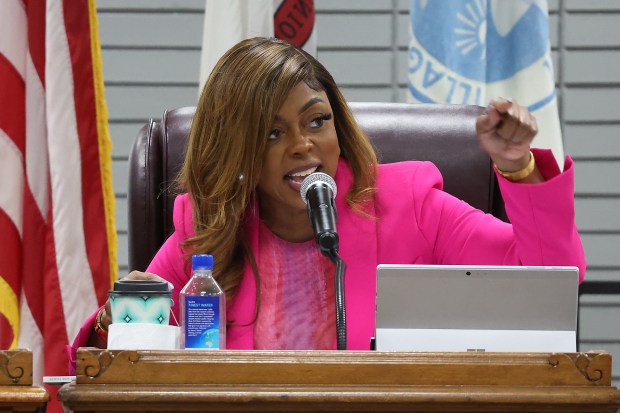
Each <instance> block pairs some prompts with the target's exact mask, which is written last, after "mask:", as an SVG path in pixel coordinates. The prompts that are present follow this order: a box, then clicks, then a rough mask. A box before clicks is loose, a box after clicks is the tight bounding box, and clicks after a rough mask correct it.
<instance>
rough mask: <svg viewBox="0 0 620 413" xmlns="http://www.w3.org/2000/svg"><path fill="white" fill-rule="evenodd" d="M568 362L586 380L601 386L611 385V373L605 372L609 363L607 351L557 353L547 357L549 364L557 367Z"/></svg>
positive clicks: (609, 357) (609, 358)
mask: <svg viewBox="0 0 620 413" xmlns="http://www.w3.org/2000/svg"><path fill="white" fill-rule="evenodd" d="M563 363H568V364H569V365H570V364H572V366H573V367H574V368H575V369H576V370H577V371H579V372H580V373H581V375H582V376H583V377H584V378H585V379H586V380H588V381H590V382H592V383H595V384H600V385H603V386H609V385H611V375H610V374H605V372H606V371H607V370H606V369H608V366H609V365H610V364H611V355H610V354H609V353H557V354H552V355H551V356H550V357H549V364H550V365H551V366H553V367H557V366H559V365H560V364H563Z"/></svg>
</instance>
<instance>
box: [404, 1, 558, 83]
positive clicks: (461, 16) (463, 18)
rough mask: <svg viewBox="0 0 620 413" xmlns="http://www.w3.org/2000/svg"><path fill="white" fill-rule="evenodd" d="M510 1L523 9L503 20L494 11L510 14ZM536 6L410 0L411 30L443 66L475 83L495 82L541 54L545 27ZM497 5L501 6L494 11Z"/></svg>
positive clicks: (544, 18) (533, 3) (535, 3)
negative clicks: (520, 12) (516, 15)
mask: <svg viewBox="0 0 620 413" xmlns="http://www.w3.org/2000/svg"><path fill="white" fill-rule="evenodd" d="M513 1H514V3H518V4H517V5H518V6H519V7H521V9H522V10H523V11H524V12H523V13H522V14H521V15H520V16H518V18H516V19H512V20H511V16H510V15H506V16H505V17H506V18H504V16H502V15H501V14H500V13H502V12H504V11H506V12H508V13H510V12H511V10H510V9H511V6H514V4H513ZM540 4H541V2H540V1H539V0H511V1H505V2H504V3H502V2H500V1H497V2H493V1H487V0H462V1H455V0H412V1H411V29H412V32H413V36H414V37H415V38H417V41H418V42H419V44H420V45H421V46H422V47H423V48H424V49H425V50H426V51H427V52H428V53H429V54H430V55H431V56H433V57H434V58H435V59H437V60H438V61H439V62H441V63H442V64H444V65H445V66H446V67H447V68H448V69H450V70H452V71H454V72H455V73H457V74H459V75H461V76H463V77H466V78H468V79H471V80H475V81H479V82H486V83H489V82H495V81H501V80H504V79H508V78H511V77H512V76H514V75H515V74H516V73H518V72H519V71H521V70H522V69H524V68H526V67H528V66H530V65H532V64H533V63H534V62H536V61H538V60H539V59H541V58H542V57H543V56H544V55H545V53H547V51H548V48H549V41H548V39H549V28H548V21H547V14H546V10H544V9H543V8H542V7H540ZM497 5H500V6H506V9H507V10H503V8H502V9H500V10H494V9H493V7H494V6H497ZM498 16H499V17H501V19H500V18H498ZM513 17H514V15H513ZM496 20H497V21H496ZM541 39H545V40H544V41H541Z"/></svg>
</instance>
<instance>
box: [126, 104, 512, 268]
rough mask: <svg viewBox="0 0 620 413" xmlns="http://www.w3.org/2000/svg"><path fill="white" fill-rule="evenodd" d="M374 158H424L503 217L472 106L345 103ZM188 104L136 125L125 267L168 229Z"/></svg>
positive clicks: (453, 187)
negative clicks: (367, 137)
mask: <svg viewBox="0 0 620 413" xmlns="http://www.w3.org/2000/svg"><path fill="white" fill-rule="evenodd" d="M350 107H351V109H352V110H353V114H354V115H355V117H356V119H357V121H358V122H359V124H360V126H361V127H362V129H363V130H364V131H365V132H366V134H367V135H368V136H369V137H370V139H371V141H372V144H373V146H374V147H375V149H376V151H377V154H378V156H379V161H380V162H381V163H391V162H398V161H404V160H428V161H432V162H433V163H435V165H437V167H438V168H439V170H440V171H441V173H442V175H443V178H444V183H445V185H444V189H445V191H446V192H448V193H450V194H452V195H454V196H456V197H458V198H460V199H462V200H464V201H466V202H468V203H469V204H470V205H472V206H474V207H476V208H478V209H480V210H482V211H484V212H488V213H491V214H493V215H495V216H497V217H499V218H502V219H505V213H504V204H503V201H502V199H501V195H500V193H499V189H498V188H497V181H496V177H495V174H494V173H493V168H492V163H491V160H490V159H489V157H488V156H487V154H486V153H484V152H483V151H482V150H481V149H480V147H479V145H478V142H477V140H476V136H475V135H476V133H475V121H476V117H477V116H478V115H480V113H481V111H482V110H483V109H482V108H481V107H478V106H466V105H435V104H405V103H350ZM194 111H195V108H194V107H186V108H180V109H173V110H169V111H166V113H164V116H163V117H162V119H161V121H155V120H152V119H151V120H150V121H149V122H148V123H147V124H146V125H144V126H143V127H142V129H140V132H139V133H138V136H137V137H136V140H135V142H134V145H133V147H132V149H131V154H130V158H129V189H128V213H129V221H128V222H129V270H130V271H131V270H140V271H143V270H144V269H145V268H146V267H147V266H148V264H149V262H150V261H151V259H152V258H153V256H154V255H155V253H156V252H157V250H158V249H159V247H160V246H161V245H162V244H163V242H164V241H165V239H166V238H167V237H168V236H169V235H170V234H171V233H172V230H173V225H172V207H173V202H174V196H175V194H174V193H173V192H172V191H170V190H169V189H170V188H171V187H173V183H174V180H175V178H176V176H177V174H178V172H179V170H180V167H181V164H182V162H183V157H184V153H185V147H186V142H187V136H188V133H189V130H190V127H191V123H192V118H193V116H194Z"/></svg>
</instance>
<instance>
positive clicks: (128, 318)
mask: <svg viewBox="0 0 620 413" xmlns="http://www.w3.org/2000/svg"><path fill="white" fill-rule="evenodd" d="M108 295H109V297H110V306H111V308H112V323H113V324H116V323H124V324H126V323H146V324H160V325H168V323H169V321H170V307H172V292H171V291H170V289H169V287H168V283H167V282H164V281H151V280H123V279H121V280H118V281H116V282H115V283H114V290H111V291H110V292H109V293H108Z"/></svg>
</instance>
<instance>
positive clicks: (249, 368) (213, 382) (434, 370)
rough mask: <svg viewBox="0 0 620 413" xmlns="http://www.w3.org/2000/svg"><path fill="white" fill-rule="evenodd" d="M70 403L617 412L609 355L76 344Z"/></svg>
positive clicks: (65, 393)
mask: <svg viewBox="0 0 620 413" xmlns="http://www.w3.org/2000/svg"><path fill="white" fill-rule="evenodd" d="M77 368H78V371H77V379H76V382H75V383H70V384H67V385H65V386H63V387H62V389H61V390H60V392H59V395H58V397H59V399H60V400H61V401H62V402H63V403H64V404H65V405H66V406H67V407H70V408H71V409H73V410H75V411H98V412H104V411H113V410H118V409H121V410H125V411H129V410H132V411H192V410H193V411H221V412H223V411H237V412H240V411H265V412H267V411H322V412H331V411H334V412H335V411H367V412H370V411H375V412H386V411H418V412H422V411H428V412H431V411H432V412H491V411H509V412H516V411H518V412H541V411H544V412H615V411H616V410H617V409H619V408H620V391H619V390H618V389H617V388H615V387H612V386H611V356H610V355H609V354H608V353H570V354H564V353H562V354H546V353H380V352H334V351H217V352H205V351H108V350H97V349H80V350H79V351H78V366H77Z"/></svg>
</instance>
